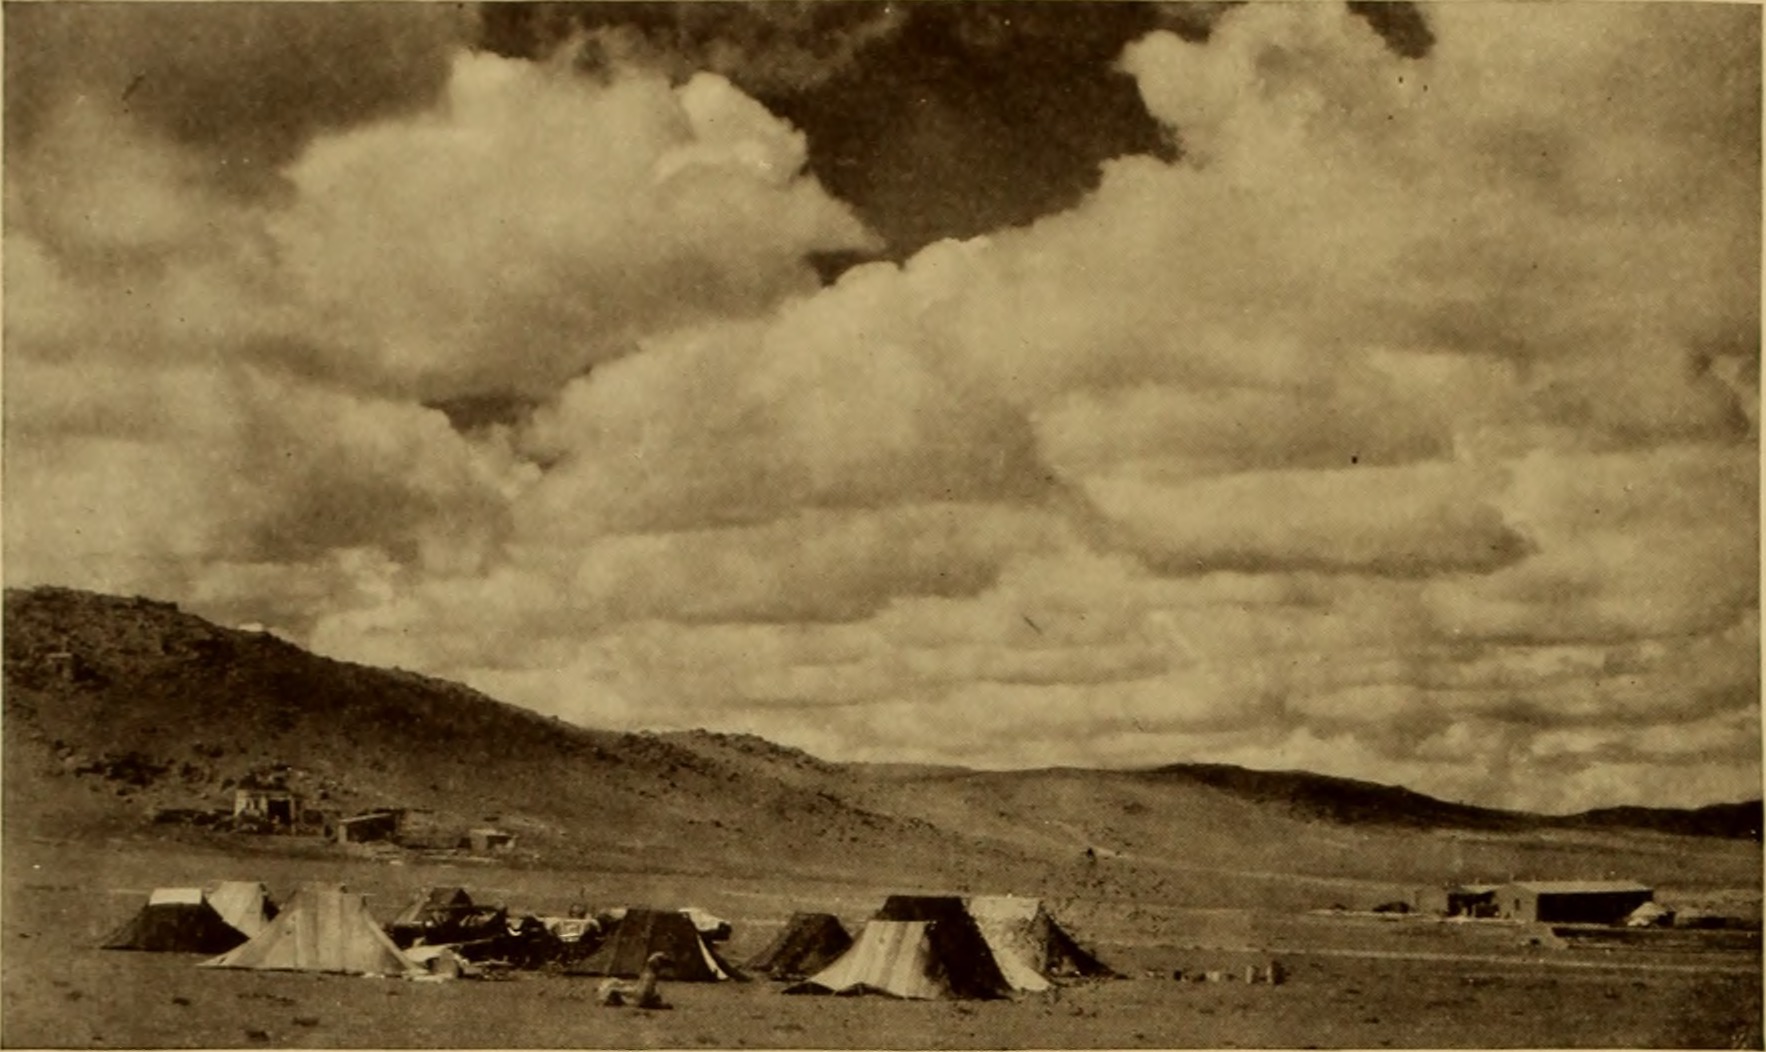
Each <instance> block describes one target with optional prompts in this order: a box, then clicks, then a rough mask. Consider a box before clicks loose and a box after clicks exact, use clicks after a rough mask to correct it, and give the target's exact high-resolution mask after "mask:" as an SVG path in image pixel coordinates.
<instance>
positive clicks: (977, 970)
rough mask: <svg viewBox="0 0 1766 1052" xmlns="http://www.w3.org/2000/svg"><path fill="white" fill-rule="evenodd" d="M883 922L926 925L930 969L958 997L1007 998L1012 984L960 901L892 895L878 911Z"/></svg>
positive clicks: (928, 896) (944, 898)
mask: <svg viewBox="0 0 1766 1052" xmlns="http://www.w3.org/2000/svg"><path fill="white" fill-rule="evenodd" d="M876 919H877V920H882V921H928V922H930V924H931V926H930V927H929V928H928V929H927V937H928V938H929V939H930V940H931V942H932V960H933V966H934V967H935V968H937V969H939V974H938V977H939V978H941V979H942V980H943V981H944V982H945V983H946V984H947V985H948V986H949V987H950V990H951V993H952V994H954V995H955V996H957V997H974V998H986V997H1008V996H1010V995H1011V992H1012V984H1011V983H1009V982H1007V981H1006V977H1005V975H1004V974H1002V973H1001V972H1000V968H999V965H998V963H996V962H995V961H994V959H993V951H992V950H991V949H989V948H988V945H987V939H986V937H985V936H983V935H982V934H981V928H980V926H979V925H977V924H976V923H975V918H974V917H972V916H970V914H969V910H968V907H967V906H965V905H964V904H963V900H962V899H960V898H956V897H955V896H950V895H891V896H889V898H887V899H885V900H884V902H883V908H882V909H880V910H878V911H877V917H876Z"/></svg>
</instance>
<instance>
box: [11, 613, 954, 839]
mask: <svg viewBox="0 0 1766 1052" xmlns="http://www.w3.org/2000/svg"><path fill="white" fill-rule="evenodd" d="M5 632H6V636H5V677H6V681H5V685H6V691H5V748H6V756H5V759H6V777H7V786H6V787H7V790H8V792H7V797H6V799H7V815H6V817H7V827H8V831H9V832H11V831H13V830H15V829H19V828H21V827H34V826H42V827H47V828H54V829H57V830H58V831H65V830H67V829H70V828H73V829H80V828H87V827H90V828H93V829H114V828H118V827H119V826H121V827H129V826H138V825H140V824H142V823H144V822H145V821H147V819H148V818H149V816H150V815H151V814H152V813H154V812H155V811H159V810H163V809H166V808H214V807H218V806H229V807H230V806H231V800H232V789H233V787H234V786H236V785H238V784H240V783H241V782H242V781H243V780H245V779H247V778H252V777H260V778H261V777H263V776H265V775H276V776H279V777H280V778H282V779H284V780H285V781H286V782H287V784H288V785H289V786H290V788H293V789H296V790H297V791H300V792H301V793H302V794H303V795H304V796H306V797H307V798H308V799H310V800H313V801H316V802H317V804H318V806H320V807H322V808H324V809H326V810H328V811H332V812H335V813H338V814H348V813H353V812H355V811H357V810H360V809H364V808H369V807H383V806H401V807H413V808H426V809H432V810H434V811H435V812H436V814H437V817H438V820H439V821H441V822H442V823H444V824H452V825H456V826H466V825H471V824H478V823H482V822H485V821H494V822H496V823H498V824H499V825H502V826H505V827H508V828H510V829H511V830H513V831H515V832H517V833H518V834H520V835H521V836H522V838H523V842H524V843H525V844H527V845H529V846H532V847H534V848H536V849H537V850H539V851H540V852H541V853H542V854H544V855H545V856H546V857H547V858H549V859H553V860H572V859H577V860H581V859H593V860H595V861H596V863H597V864H599V865H621V864H626V865H639V864H642V865H656V864H663V865H671V866H676V867H679V866H690V865H693V864H696V860H698V859H701V858H704V857H706V856H714V857H717V858H718V859H720V860H724V861H725V862H728V863H734V864H738V865H744V864H745V865H759V864H763V863H764V862H765V861H766V860H769V859H772V858H777V857H781V856H783V857H792V858H794V859H797V860H799V862H800V863H801V864H803V865H804V866H806V867H810V868H814V867H815V866H817V865H818V864H822V863H824V862H831V861H837V862H838V863H839V864H840V865H842V866H844V865H846V864H847V861H848V859H849V857H850V854H849V852H847V851H845V850H840V849H841V847H842V846H844V847H846V848H851V849H855V850H857V851H858V853H859V855H861V856H862V855H863V850H862V849H863V847H864V846H865V845H866V844H872V845H882V844H886V843H894V844H897V845H898V846H900V847H901V848H903V849H908V850H909V851H910V853H913V852H926V853H929V854H931V855H933V856H935V857H936V856H941V855H948V854H950V853H951V851H952V848H953V845H952V844H950V843H948V842H945V841H944V839H943V838H941V837H940V836H939V835H938V834H936V833H935V832H932V831H928V830H926V829H924V828H922V827H919V826H916V825H915V824H914V823H911V822H907V821H902V820H898V819H891V818H887V817H885V816H880V815H875V814H868V813H864V812H862V811H860V810H858V809H856V808H853V807H851V806H849V805H847V804H845V803H843V802H842V801H840V800H839V799H837V798H834V797H832V796H830V795H828V794H825V793H823V792H820V791H818V790H817V789H815V788H811V787H808V786H806V785H801V784H792V783H791V781H790V780H788V779H785V778H780V777H774V776H758V775H756V774H754V773H753V772H752V771H751V770H745V769H741V768H739V767H737V766H735V765H730V764H723V763H718V762H714V761H713V760H710V759H708V758H706V757H705V756H703V755H702V754H700V753H697V752H694V751H692V750H689V749H685V748H682V747H680V746H679V745H676V744H673V743H670V742H668V741H665V740H662V739H660V738H658V737H656V736H652V735H641V734H618V733H611V732H603V731H594V730H588V729H584V728H580V727H575V726H572V725H569V724H566V723H563V722H560V721H558V720H555V719H550V718H546V717H542V716H539V715H537V714H535V713H532V712H530V711H527V710H525V709H521V708H517V707H515V706H511V705H506V704H503V703H500V702H497V701H494V700H493V699H491V698H488V697H485V696H484V695H482V694H479V693H477V692H475V691H472V690H469V689H467V688H465V687H462V686H459V685H457V684H453V683H447V682H443V681H440V680H434V679H429V678H426V677H423V676H418V675H414V674H411V673H407V672H398V671H388V670H382V669H373V668H366V667H363V666H359V665H352V664H348V663H344V662H338V661H332V660H329V659H325V658H320V657H316V656H314V655H311V654H308V653H306V652H304V651H302V650H300V649H299V648H297V647H295V646H293V645H291V644H289V643H286V642H284V641H282V640H279V639H277V638H275V637H273V636H270V635H266V634H261V633H251V632H243V631H236V630H231V629H224V628H219V627H217V626H215V625H212V624H209V623H208V622H205V621H203V620H201V619H199V618H196V617H193V616H191V615H188V614H185V613H182V612H180V611H179V610H178V609H177V608H176V607H174V606H172V605H170V604H166V603H158V602H153V601H150V600H144V599H119V598H112V597H107V596H99V595H92V594H88V593H81V592H74V591H69V590H62V589H37V590H34V591H29V592H12V591H9V592H8V593H7V596H6V612H5ZM797 821H802V822H813V823H814V824H815V826H816V828H818V829H819V830H821V831H823V833H824V835H823V836H821V837H818V838H815V839H813V840H808V841H805V840H804V839H803V838H801V837H792V836H790V833H791V825H792V823H793V822H797ZM837 851H838V856H836V852H837Z"/></svg>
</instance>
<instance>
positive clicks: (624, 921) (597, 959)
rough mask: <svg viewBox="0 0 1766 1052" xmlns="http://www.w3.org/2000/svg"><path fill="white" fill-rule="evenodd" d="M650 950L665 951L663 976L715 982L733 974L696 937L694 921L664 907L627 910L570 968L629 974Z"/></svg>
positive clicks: (638, 968)
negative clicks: (666, 966) (596, 945)
mask: <svg viewBox="0 0 1766 1052" xmlns="http://www.w3.org/2000/svg"><path fill="white" fill-rule="evenodd" d="M653 953H665V954H667V955H668V959H669V961H670V962H672V965H673V966H672V968H670V969H669V970H667V971H665V972H664V973H663V977H664V978H669V979H674V980H677V981H680V982H715V981H717V980H719V979H730V978H734V977H735V969H733V968H731V967H730V966H729V965H727V964H725V963H724V962H723V961H721V960H719V959H718V957H717V955H716V954H715V953H713V952H712V950H711V948H710V947H708V946H706V945H705V943H704V942H703V941H702V940H701V939H700V938H699V930H698V929H697V928H695V927H693V922H692V921H691V920H688V919H687V918H686V917H684V916H682V915H681V914H679V913H672V912H669V911H666V910H646V909H634V910H628V911H627V912H626V915H625V916H624V917H621V918H620V919H619V922H618V923H617V924H616V925H615V927H614V928H613V930H612V931H610V932H608V933H606V934H605V935H604V936H603V937H602V940H601V945H600V947H599V948H598V949H597V950H595V952H594V953H592V954H590V955H589V956H588V957H586V958H584V959H583V960H581V961H579V962H578V963H576V964H575V965H573V966H571V968H570V969H569V970H570V971H571V972H572V973H576V974H582V975H612V976H620V977H622V978H631V977H634V976H636V975H637V974H638V973H639V972H641V971H643V970H644V961H645V960H646V959H648V958H649V956H650V955H651V954H653Z"/></svg>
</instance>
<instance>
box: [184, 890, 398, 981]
mask: <svg viewBox="0 0 1766 1052" xmlns="http://www.w3.org/2000/svg"><path fill="white" fill-rule="evenodd" d="M202 966H203V967H205V968H253V969H263V970H275V971H298V972H343V973H346V974H351V975H406V974H410V973H413V972H416V971H418V970H419V969H418V968H417V966H416V965H415V964H413V963H412V962H411V960H410V959H409V958H407V957H406V956H405V955H404V954H403V953H401V952H399V948H398V947H397V946H395V945H393V941H392V940H391V939H390V938H388V937H387V935H386V933H385V932H383V931H381V930H380V926H379V925H377V924H375V923H374V919H373V918H372V917H370V916H369V915H368V907H367V904H366V903H365V902H364V900H363V896H361V895H357V894H351V893H349V892H346V891H344V889H343V888H342V886H340V885H335V884H332V885H325V884H309V885H307V886H306V887H303V888H301V889H300V890H299V891H298V892H296V893H295V895H294V898H292V899H290V900H289V902H288V905H287V906H286V907H284V908H283V910H282V912H281V913H279V914H277V916H276V919H275V920H273V921H271V922H270V924H269V925H268V926H267V927H266V928H265V929H264V930H263V931H261V932H259V933H258V935H257V937H255V938H253V939H252V940H251V941H250V942H248V943H246V944H245V945H243V946H240V947H238V948H237V949H235V950H233V951H232V952H230V953H226V954H222V955H221V956H219V957H216V958H214V959H213V960H209V961H204V962H202Z"/></svg>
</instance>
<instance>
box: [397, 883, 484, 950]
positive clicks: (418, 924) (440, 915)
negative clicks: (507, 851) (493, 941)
mask: <svg viewBox="0 0 1766 1052" xmlns="http://www.w3.org/2000/svg"><path fill="white" fill-rule="evenodd" d="M502 921H503V915H502V913H501V912H500V911H498V910H482V909H479V908H478V907H476V906H474V905H473V904H472V896H471V895H468V894H467V893H466V889H465V888H459V887H450V886H444V887H426V888H419V889H418V890H417V893H416V895H414V896H413V897H412V899H411V901H410V903H409V904H408V905H406V906H405V908H404V909H403V910H402V911H400V913H399V915H398V916H397V917H394V918H393V919H392V922H391V923H390V924H388V925H387V926H386V930H387V934H389V935H391V936H392V941H393V942H394V943H396V944H398V946H399V947H401V948H408V947H410V946H411V945H413V944H414V943H416V942H417V941H418V940H419V939H422V940H423V941H424V942H427V943H445V942H460V941H463V940H466V939H473V938H481V937H483V936H484V935H485V934H487V933H488V932H490V931H493V930H495V929H496V928H498V927H500V926H501V924H502Z"/></svg>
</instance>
